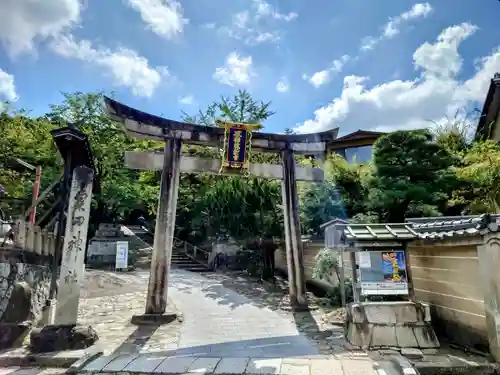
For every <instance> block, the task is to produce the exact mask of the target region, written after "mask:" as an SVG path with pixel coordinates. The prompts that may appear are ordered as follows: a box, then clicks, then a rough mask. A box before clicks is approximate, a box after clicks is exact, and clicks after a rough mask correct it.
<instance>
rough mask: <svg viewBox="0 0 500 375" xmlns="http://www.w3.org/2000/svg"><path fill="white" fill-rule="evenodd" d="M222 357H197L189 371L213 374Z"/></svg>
mask: <svg viewBox="0 0 500 375" xmlns="http://www.w3.org/2000/svg"><path fill="white" fill-rule="evenodd" d="M220 360H221V358H196V360H195V361H194V362H193V363H192V364H191V366H190V367H189V373H192V372H194V373H197V374H211V373H213V372H214V370H215V368H216V367H217V364H218V363H219V362H220Z"/></svg>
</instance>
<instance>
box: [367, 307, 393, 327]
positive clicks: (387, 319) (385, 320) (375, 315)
mask: <svg viewBox="0 0 500 375" xmlns="http://www.w3.org/2000/svg"><path fill="white" fill-rule="evenodd" d="M363 307H364V309H365V315H366V321H367V322H368V323H372V324H395V323H396V314H395V313H394V307H393V306H392V304H383V303H377V304H371V303H367V304H365V305H364V306H363Z"/></svg>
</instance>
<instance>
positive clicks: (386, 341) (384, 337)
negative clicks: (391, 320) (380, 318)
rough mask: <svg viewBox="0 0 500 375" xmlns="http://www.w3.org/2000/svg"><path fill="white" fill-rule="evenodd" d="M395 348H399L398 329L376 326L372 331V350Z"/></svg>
mask: <svg viewBox="0 0 500 375" xmlns="http://www.w3.org/2000/svg"><path fill="white" fill-rule="evenodd" d="M394 346H398V339H397V337H396V327H395V326H378V325H374V326H373V329H372V338H371V341H370V348H375V347H394Z"/></svg>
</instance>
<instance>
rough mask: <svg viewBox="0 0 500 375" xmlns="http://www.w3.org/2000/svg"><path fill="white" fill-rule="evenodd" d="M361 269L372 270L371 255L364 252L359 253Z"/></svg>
mask: <svg viewBox="0 0 500 375" xmlns="http://www.w3.org/2000/svg"><path fill="white" fill-rule="evenodd" d="M358 261H359V268H372V261H371V258H370V253H369V252H368V251H363V252H360V253H358Z"/></svg>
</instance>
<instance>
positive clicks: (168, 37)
mask: <svg viewBox="0 0 500 375" xmlns="http://www.w3.org/2000/svg"><path fill="white" fill-rule="evenodd" d="M479 2H480V3H481V6H478V3H479ZM499 15H500V2H498V1H496V0H480V1H479V0H435V1H428V2H416V1H409V0H349V1H347V0H343V1H341V0H329V1H326V0H315V1H311V2H305V1H303V0H302V1H301V0H267V1H266V0H216V1H214V0H179V1H173V0H170V1H169V0H106V1H102V0H86V1H85V2H83V1H79V0H43V1H32V0H2V1H1V2H0V42H1V45H0V99H9V100H12V101H13V102H14V105H15V107H18V108H26V109H30V110H32V111H33V113H34V114H42V113H44V112H45V111H47V110H48V106H49V104H52V103H58V102H60V101H61V100H62V96H61V95H60V92H72V91H84V92H86V91H96V90H105V91H114V92H115V96H116V98H117V99H118V100H120V101H122V102H123V103H126V104H128V105H131V106H133V107H136V108H138V109H141V110H143V111H148V112H151V113H154V114H161V115H163V116H165V117H168V118H172V119H179V118H180V116H181V111H182V110H184V111H186V112H188V113H195V112H196V111H197V110H198V108H204V107H206V105H207V104H209V103H210V102H212V101H213V100H216V99H217V98H219V97H220V96H221V95H232V94H234V93H236V91H237V90H238V89H239V88H241V89H247V90H249V91H250V93H251V94H252V95H253V96H254V98H255V99H258V100H263V101H272V109H273V110H274V111H276V114H275V115H274V116H273V117H272V118H270V119H269V120H268V121H267V122H266V123H265V124H264V125H265V128H266V131H269V132H282V131H283V130H284V129H285V128H295V129H296V130H297V131H299V132H315V131H320V130H326V129H328V128H332V127H336V126H339V127H340V131H341V134H346V133H349V132H352V131H355V130H357V129H373V130H393V129H404V128H414V127H421V126H428V125H429V124H431V122H430V121H431V120H432V121H435V122H439V121H442V120H443V118H444V117H445V116H446V115H450V114H454V113H456V111H457V110H463V113H466V111H469V110H470V109H472V108H475V107H479V108H481V107H482V104H483V101H484V97H485V95H486V91H487V88H488V85H489V80H490V79H491V77H492V76H493V74H494V73H495V72H496V71H500V51H499V50H498V49H497V48H498V47H500V27H499V26H498V21H497V20H498V16H499Z"/></svg>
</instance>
